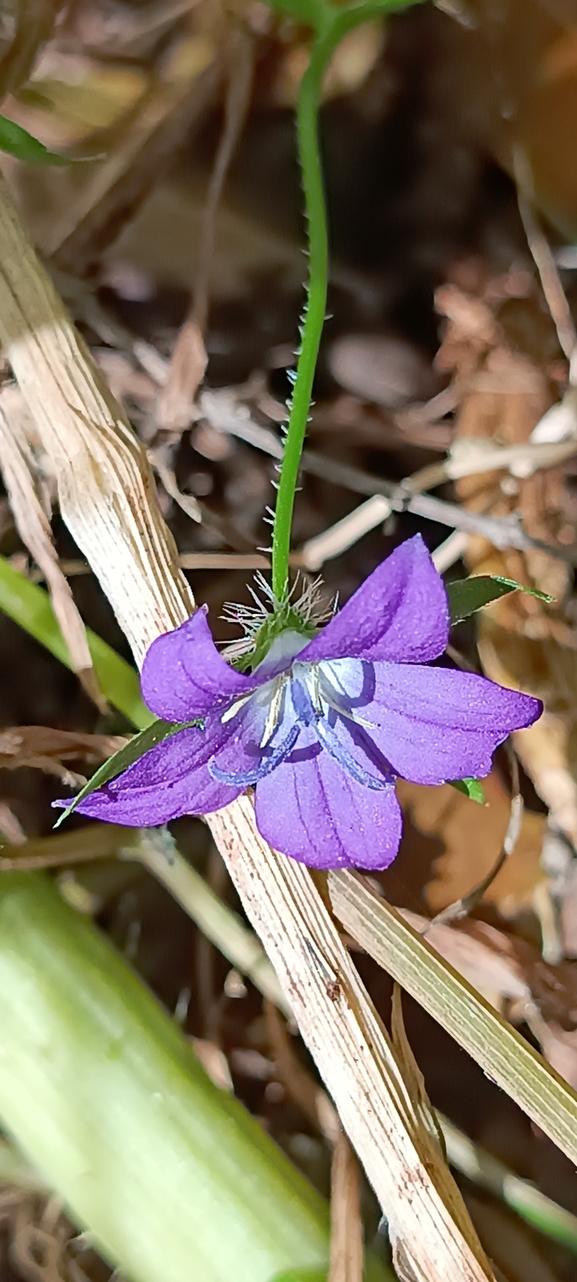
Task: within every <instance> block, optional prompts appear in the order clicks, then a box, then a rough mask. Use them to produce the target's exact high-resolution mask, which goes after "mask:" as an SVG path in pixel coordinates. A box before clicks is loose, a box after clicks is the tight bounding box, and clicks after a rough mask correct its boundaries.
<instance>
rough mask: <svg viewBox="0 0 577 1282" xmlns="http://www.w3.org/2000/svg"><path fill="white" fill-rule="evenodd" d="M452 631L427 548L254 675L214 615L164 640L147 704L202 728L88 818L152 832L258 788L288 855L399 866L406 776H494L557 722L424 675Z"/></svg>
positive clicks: (157, 645) (524, 700) (434, 673)
mask: <svg viewBox="0 0 577 1282" xmlns="http://www.w3.org/2000/svg"><path fill="white" fill-rule="evenodd" d="M448 635H449V612H448V605H447V596H446V592H445V588H444V585H443V581H442V579H441V578H440V576H439V574H438V573H437V571H436V569H435V567H434V565H433V563H432V561H431V558H430V556H429V553H428V552H427V549H426V547H425V545H424V543H423V541H422V539H421V538H420V537H419V536H417V537H416V538H413V539H410V540H409V541H408V542H406V543H403V544H401V546H400V547H398V548H397V549H396V550H395V551H394V552H393V554H392V556H390V557H389V558H388V560H386V561H384V562H383V563H382V565H380V566H379V567H378V569H376V570H375V571H374V573H373V574H371V576H370V578H368V579H367V580H366V582H365V583H364V584H363V585H362V587H361V588H359V590H358V592H356V593H355V595H354V596H353V597H352V599H351V600H350V601H349V602H348V603H347V605H345V606H344V608H343V609H342V610H340V611H339V613H338V614H337V615H336V616H335V617H334V618H333V619H332V620H331V622H330V623H328V624H327V626H326V627H324V628H323V629H322V630H321V631H320V632H318V633H317V635H316V636H315V637H314V638H313V639H312V640H310V637H306V636H305V635H303V633H302V632H299V631H297V630H295V629H288V630H285V631H284V632H282V633H281V634H280V635H279V636H277V638H276V639H275V640H274V641H273V643H272V646H271V648H270V650H269V652H268V654H267V655H266V658H265V659H264V661H263V662H262V663H260V664H259V665H258V667H257V668H256V669H255V671H254V672H252V673H250V674H242V673H240V672H237V671H236V670H235V669H234V668H232V667H230V666H229V664H227V663H226V662H225V660H224V659H223V658H222V657H221V655H220V654H219V652H218V650H217V649H216V646H215V644H214V642H213V640H212V636H211V633H210V629H209V626H208V623H207V619H206V610H205V609H200V610H198V611H197V612H196V614H194V615H193V616H192V618H191V619H188V620H187V622H186V623H183V624H182V626H181V627H180V628H177V629H176V631H174V632H169V633H167V634H166V635H165V636H161V637H159V638H158V639H157V640H156V641H154V642H153V644H152V645H151V647H150V649H149V651H148V653H147V655H146V658H145V661H144V666H143V670H142V693H143V697H144V699H145V701H146V703H147V704H148V706H149V708H151V710H152V711H153V712H154V713H156V715H157V716H159V717H162V718H164V719H165V720H166V721H170V722H177V723H178V722H186V721H191V720H193V719H194V718H202V719H203V727H202V728H200V727H192V728H187V729H183V730H180V731H177V732H176V733H175V734H173V735H172V736H171V737H170V738H168V739H165V740H164V741H163V742H162V743H159V744H158V745H157V746H156V747H155V748H152V749H151V750H150V751H149V752H147V753H146V754H145V755H144V756H143V757H141V758H140V760H138V761H137V762H136V763H135V764H134V765H132V766H131V767H130V768H129V769H128V770H126V771H125V773H124V774H123V775H120V776H119V777H118V778H116V779H113V780H112V781H111V782H110V783H108V784H107V785H106V786H105V787H103V788H101V789H100V790H99V791H96V792H94V793H92V794H91V795H90V796H88V797H87V798H86V799H85V800H84V801H83V802H82V803H81V804H80V806H79V807H78V809H79V810H80V811H81V812H82V813H83V814H85V815H91V816H92V817H93V818H95V819H105V820H109V821H111V822H114V823H120V824H135V825H138V826H151V825H155V824H163V823H166V822H168V820H170V819H175V818H177V816H178V815H190V814H195V815H198V814H207V813H209V812H210V811H213V810H219V809H220V808H221V807H222V806H226V805H228V804H229V802H231V801H233V800H234V799H235V797H238V796H239V795H240V794H241V793H242V792H244V790H245V789H246V788H248V787H254V788H255V790H256V822H257V825H258V828H259V830H260V832H261V833H262V835H263V837H265V838H266V840H267V841H269V842H270V844H271V845H272V846H274V847H275V849H277V850H279V851H281V852H283V853H284V854H286V855H290V856H291V857H292V858H293V859H298V860H301V861H302V862H303V863H306V864H309V865H311V866H312V867H315V868H344V867H356V868H373V869H376V868H386V867H387V865H388V864H390V863H391V860H393V859H394V858H395V855H396V854H397V851H398V848H399V843H400V839H401V829H402V817H401V810H400V806H399V803H398V801H397V797H396V792H395V782H396V779H397V777H401V778H403V779H409V780H412V781H413V782H414V783H421V784H441V783H444V782H446V781H447V780H454V779H459V778H461V779H462V778H467V777H469V776H473V775H474V776H478V775H481V776H482V775H486V774H488V773H489V771H490V769H491V760H492V756H493V752H494V750H495V748H496V747H497V745H498V744H499V743H502V741H503V740H504V739H506V738H507V735H508V734H509V733H510V732H511V731H512V730H519V729H521V728H522V727H523V726H528V725H531V723H532V722H533V721H535V720H536V719H537V717H538V716H539V715H540V713H541V711H542V705H541V703H540V702H539V700H538V699H532V698H530V697H529V696H528V695H525V694H519V693H517V692H516V691H514V690H506V689H504V688H503V687H501V686H498V685H495V684H494V683H493V682H491V681H487V680H486V679H485V678H484V677H480V676H476V675H474V674H471V673H468V672H459V671H453V670H450V669H447V668H438V667H434V668H431V667H427V666H425V665H426V664H428V663H429V662H430V660H431V659H436V658H438V656H439V655H441V654H442V653H443V651H444V650H445V648H446V645H447V641H448Z"/></svg>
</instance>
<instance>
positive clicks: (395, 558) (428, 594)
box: [299, 534, 449, 663]
mask: <svg viewBox="0 0 577 1282" xmlns="http://www.w3.org/2000/svg"><path fill="white" fill-rule="evenodd" d="M448 639H449V607H448V604H447V593H446V592H445V587H444V584H443V580H442V578H441V576H440V575H439V574H438V573H437V571H436V569H435V567H434V565H433V562H432V560H431V557H430V554H429V552H428V551H427V548H426V547H425V544H424V543H423V540H422V538H421V536H420V534H417V535H415V537H414V538H413V539H408V540H407V541H406V543H401V544H400V545H399V547H398V548H395V551H394V552H393V553H391V556H389V557H387V560H386V561H383V562H382V564H381V565H379V566H378V568H377V569H376V570H374V571H373V573H372V574H371V575H369V578H368V579H366V580H365V582H364V583H363V584H362V586H361V587H360V588H359V589H358V591H357V592H355V594H354V596H353V597H351V599H350V601H348V602H347V604H346V605H345V606H343V608H342V610H339V613H338V614H336V615H335V617H334V619H332V620H331V622H330V623H328V624H327V626H326V628H323V630H322V632H320V633H319V635H318V636H316V637H314V639H313V640H312V641H310V642H309V644H308V645H307V646H306V648H305V649H304V650H302V652H301V653H300V654H299V661H301V662H303V663H306V662H309V663H316V662H318V661H319V660H320V659H341V658H348V657H351V658H357V657H358V658H362V659H368V660H375V659H378V660H386V661H387V662H391V663H427V662H428V661H429V660H430V659H436V658H438V656H439V655H440V654H442V653H443V650H445V649H446V646H447V642H448Z"/></svg>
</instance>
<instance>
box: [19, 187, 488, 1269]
mask: <svg viewBox="0 0 577 1282" xmlns="http://www.w3.org/2000/svg"><path fill="white" fill-rule="evenodd" d="M0 339H1V340H2V343H3V345H4V351H5V355H6V357H7V358H8V360H9V361H10V363H11V365H12V368H13V371H14V374H15V376H16V378H17V380H18V382H19V385H20V388H21V391H22V393H23V396H24V398H25V400H26V402H27V404H28V407H29V409H30V411H31V413H32V415H33V417H34V419H35V422H36V426H37V430H38V432H39V434H40V437H41V439H42V443H43V445H44V448H45V449H46V451H47V453H48V454H49V455H50V457H51V460H52V464H53V467H54V470H55V473H56V477H57V482H58V489H59V495H60V503H61V510H62V514H63V516H64V519H65V520H66V523H67V525H68V526H69V528H70V530H71V532H72V534H73V536H74V538H75V539H76V541H77V543H78V545H79V546H80V548H81V550H82V552H83V554H84V555H85V556H86V557H87V559H88V561H89V562H90V563H91V565H92V567H93V569H94V572H95V573H96V574H97V576H98V577H99V579H100V581H101V583H102V586H103V589H104V591H105V592H106V594H107V596H108V597H109V599H110V601H111V604H112V606H113V608H114V610H115V611H116V614H117V617H118V619H119V622H120V624H121V627H122V628H123V630H124V631H125V633H126V635H127V637H128V640H129V642H130V644H131V646H132V648H133V651H134V653H135V656H136V658H137V660H141V659H142V656H143V654H144V652H145V650H146V648H147V647H148V645H149V644H150V642H151V641H152V640H153V638H154V637H155V636H157V635H158V634H159V633H161V632H165V631H167V629H170V628H172V627H174V626H175V625H176V624H178V623H180V622H182V621H183V620H184V619H185V618H186V616H187V615H188V614H189V613H190V610H191V608H192V604H193V602H192V599H191V596H190V592H189V590H188V587H187V585H186V582H185V580H184V578H183V576H182V574H181V572H180V570H179V568H178V561H177V556H176V549H175V547H174V544H173V541H172V538H171V536H170V535H169V533H168V531H167V529H166V527H165V525H164V523H163V521H162V519H161V516H160V513H159V511H158V507H157V505H156V502H155V495H154V485H153V482H152V478H151V476H150V473H149V470H148V466H147V463H146V459H145V456H144V453H143V451H142V450H141V448H140V445H139V443H138V442H137V440H136V438H135V437H134V435H133V433H132V431H131V429H130V427H129V425H128V423H127V420H126V418H125V416H124V414H123V413H122V411H121V410H120V408H119V407H118V406H117V405H116V403H115V402H114V400H113V398H112V397H111V394H110V392H109V391H108V390H107V389H106V387H105V386H104V384H103V381H102V378H101V376H100V374H99V373H98V371H97V370H96V368H95V366H94V364H93V362H92V360H91V357H90V355H89V353H88V351H87V350H86V348H85V347H84V345H83V344H82V343H81V341H80V340H79V338H78V336H77V335H76V333H75V330H74V328H73V326H72V324H71V322H70V320H69V318H68V316H67V315H66V313H65V311H64V308H63V305H62V303H61V301H60V299H59V297H58V295H57V294H56V292H55V290H54V288H53V287H52V285H51V283H50V281H49V280H48V277H47V276H46V274H45V272H44V271H43V269H42V267H41V265H40V263H39V262H38V260H37V259H36V256H35V254H34V251H33V249H32V246H31V245H30V243H29V241H28V239H27V237H26V235H25V233H24V231H23V228H22V226H21V224H20V221H19V218H18V215H17V213H16V211H15V209H14V207H13V204H12V201H11V199H10V195H9V192H8V190H7V188H6V186H5V184H0ZM208 823H209V825H210V828H211V830H212V833H213V836H214V839H215V842H216V844H217V846H218V848H219V850H220V852H221V854H222V856H223V858H224V859H225V862H226V864H227V867H228V869H229V871H230V874H231V876H232V879H233V881H234V884H235V886H236V888H237V890H238V892H239V894H240V897H241V900H242V903H243V905H244V908H245V911H246V913H247V916H248V917H249V919H250V921H251V922H252V923H253V925H254V927H255V929H256V930H257V932H258V934H259V935H260V937H261V939H262V941H263V944H264V946H265V948H266V951H267V953H268V954H269V957H270V958H271V960H272V962H273V964H274V966H275V968H276V970H277V973H278V975H279V978H280V980H281V983H282V985H283V987H284V989H285V992H286V994H287V997H288V998H289V1001H290V1003H291V1006H292V1008H293V1011H294V1013H295V1016H296V1018H297V1021H298V1024H299V1028H300V1030H301V1033H302V1035H303V1038H304V1040H305V1042H306V1043H307V1045H308V1047H309V1049H310V1050H311V1052H312V1054H313V1056H314V1058H315V1060H316V1063H317V1065H318V1068H319V1071H320V1073H321V1075H322V1077H323V1078H324V1080H325V1082H326V1085H327V1087H328V1090H329V1092H330V1094H331V1095H332V1097H333V1099H334V1101H335V1104H336V1105H337V1108H338V1111H339V1114H340V1116H341V1119H342V1122H343V1125H344V1127H345V1129H346V1131H347V1133H348V1135H349V1137H350V1139H351V1141H352V1143H353V1145H354V1147H355V1149H356V1150H357V1153H358V1154H359V1157H360V1159H361V1161H362V1163H363V1165H364V1167H365V1169H366V1171H367V1174H368V1177H369V1179H370V1181H371V1183H372V1184H373V1186H374V1188H375V1191H376V1193H377V1196H378V1198H379V1200H380V1202H381V1204H382V1205H383V1207H384V1208H385V1210H386V1214H387V1218H388V1220H389V1223H390V1224H391V1226H392V1230H393V1233H394V1237H395V1240H396V1241H398V1242H401V1243H402V1244H403V1248H404V1257H405V1259H407V1261H408V1262H409V1263H410V1266H411V1270H412V1273H413V1274H414V1277H415V1279H417V1282H424V1280H425V1279H426V1282H487V1279H492V1278H493V1274H492V1271H491V1268H490V1265H489V1263H488V1261H487V1259H486V1257H485V1255H484V1253H483V1251H482V1248H481V1246H480V1244H479V1241H478V1239H477V1237H476V1234H475V1231H474V1229H473V1227H472V1224H471V1222H470V1219H469V1217H468V1214H467V1212H466V1210H465V1206H464V1203H463V1201H462V1199H461V1196H460V1194H459V1192H458V1190H457V1188H456V1185H455V1184H454V1182H453V1180H452V1177H451V1175H450V1173H449V1170H448V1167H447V1166H446V1164H445V1163H444V1161H443V1159H442V1158H441V1155H440V1152H439V1148H438V1144H437V1142H436V1140H435V1139H434V1138H433V1136H432V1135H431V1133H430V1131H429V1130H428V1129H427V1128H426V1127H425V1126H424V1125H423V1123H422V1121H421V1120H420V1118H417V1117H415V1113H414V1109H413V1104H412V1099H411V1090H410V1086H409V1084H408V1083H407V1081H406V1080H405V1078H404V1076H403V1067H402V1062H401V1061H400V1059H399V1057H398V1056H397V1055H396V1053H395V1050H394V1048H393V1045H392V1043H391V1041H390V1039H389V1037H388V1036H387V1034H386V1032H385V1030H384V1029H383V1027H382V1025H381V1023H380V1020H379V1018H378V1016H377V1014H376V1011H375V1009H374V1007H373V1005H372V1003H371V1001H370V999H369V997H368V994H367V993H366V991H365V989H364V987H363V985H362V983H361V981H360V979H359V976H358V974H357V972H356V970H355V968H354V966H353V964H352V962H351V960H350V958H349V955H348V952H347V951H346V950H345V948H344V947H343V944H342V942H341V940H340V937H339V935H338V932H337V930H336V928H335V926H334V925H333V922H332V920H331V918H330V916H329V914H328V912H327V909H326V908H325V905H324V903H323V901H322V899H321V897H320V895H319V894H318V892H317V890H316V887H315V886H314V883H313V881H312V879H311V877H310V875H309V873H308V871H307V869H306V868H304V867H303V866H302V865H300V864H297V863H294V862H292V861H291V860H289V859H286V858H283V857H282V856H279V855H277V854H276V853H275V852H274V851H272V850H271V849H270V847H268V846H267V845H266V844H265V842H264V841H263V840H262V838H261V837H260V835H259V833H258V832H257V830H256V827H255V821H254V811H253V806H252V802H251V801H250V799H249V798H248V797H247V796H245V797H243V798H241V799H240V800H239V801H237V802H236V803H235V804H234V805H232V806H230V807H228V809H227V810H226V811H220V812H219V813H218V814H216V815H211V816H209V817H208Z"/></svg>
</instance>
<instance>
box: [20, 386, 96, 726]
mask: <svg viewBox="0 0 577 1282" xmlns="http://www.w3.org/2000/svg"><path fill="white" fill-rule="evenodd" d="M31 426H32V424H31V421H30V415H29V413H28V410H27V408H26V405H25V404H24V401H23V399H22V396H21V393H20V392H19V390H18V388H16V387H8V386H6V387H3V388H2V389H1V390H0V470H1V471H2V475H3V477H4V484H5V486H6V492H7V494H8V500H9V503H10V507H11V508H12V513H13V516H14V520H15V523H16V528H17V530H18V533H19V535H20V538H21V539H22V542H23V543H24V544H25V545H26V547H27V548H28V551H29V553H30V555H31V557H33V559H34V560H35V562H36V564H37V566H38V567H39V569H40V570H41V571H42V573H43V575H44V578H45V580H46V583H47V585H48V589H49V591H50V596H51V598H52V604H53V606H54V613H55V615H56V618H57V619H58V622H59V624H60V627H61V629H62V635H63V637H64V640H65V641H66V644H67V646H68V649H69V651H70V658H71V661H72V667H73V668H74V671H75V672H76V673H77V674H78V676H79V678H80V680H81V682H82V684H83V686H84V688H85V690H86V691H87V692H88V694H89V695H90V697H91V699H94V702H95V703H96V704H97V706H98V707H99V708H100V710H101V711H105V710H106V701H105V700H104V699H103V698H102V695H101V693H100V689H99V686H98V681H97V678H96V673H95V671H94V668H93V666H92V659H91V657H90V650H89V648H88V639H87V636H86V629H85V627H84V624H83V622H82V619H81V617H80V614H79V612H78V610H77V608H76V603H75V600H74V597H73V595H72V591H71V588H70V585H69V583H68V580H67V579H66V578H65V577H64V574H63V573H62V570H61V568H60V565H59V563H58V557H57V554H56V549H55V547H54V543H53V541H52V531H51V529H50V521H49V520H48V516H47V513H46V512H45V510H44V507H43V504H42V498H41V495H40V493H39V487H38V484H37V478H36V469H35V466H34V459H33V456H32V451H31V448H30V443H29V437H30V434H31V432H30V429H31Z"/></svg>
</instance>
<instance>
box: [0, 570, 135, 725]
mask: <svg viewBox="0 0 577 1282" xmlns="http://www.w3.org/2000/svg"><path fill="white" fill-rule="evenodd" d="M0 610H3V611H4V613H5V614H7V615H8V616H9V618H11V619H13V620H14V623H18V624H19V626H20V627H21V628H24V630H25V632H29V633H30V636H33V637H34V638H35V640H36V641H39V642H40V644H41V645H43V646H45V647H46V649H47V650H49V651H50V653H51V654H53V655H54V656H55V658H57V659H60V662H61V663H64V664H66V667H67V668H71V667H72V663H71V661H70V652H69V650H68V646H67V645H66V642H65V640H64V637H63V635H62V632H61V629H60V624H59V623H58V620H57V618H56V615H55V613H54V610H53V609H52V602H51V600H50V597H49V595H48V593H47V592H45V591H44V588H39V587H38V584H36V583H31V582H30V579H27V578H26V576H25V575H24V574H20V573H19V572H18V570H15V569H14V566H13V565H11V564H10V562H9V561H7V560H6V558H5V557H3V556H0ZM86 636H87V639H88V648H89V650H90V655H91V658H92V662H93V664H94V671H95V672H96V676H97V678H98V684H99V686H100V689H101V690H102V692H103V694H104V695H105V697H106V698H107V699H108V700H109V702H110V703H113V704H114V707H115V708H118V709H119V710H120V712H123V713H124V716H125V717H128V720H129V721H131V722H132V724H133V725H134V726H138V728H139V729H141V728H143V727H144V726H149V725H151V723H153V722H154V720H155V718H154V716H153V714H152V712H150V711H149V709H148V708H147V707H146V705H145V704H144V703H143V701H142V699H141V697H140V682H139V678H138V673H137V672H136V671H135V669H134V668H131V666H130V664H129V663H127V662H126V659H123V658H121V656H120V655H119V654H117V653H116V651H115V650H113V649H112V647H111V646H109V645H107V644H106V641H103V640H102V638H101V637H99V636H97V635H96V633H95V632H91V631H90V628H87V629H86Z"/></svg>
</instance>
